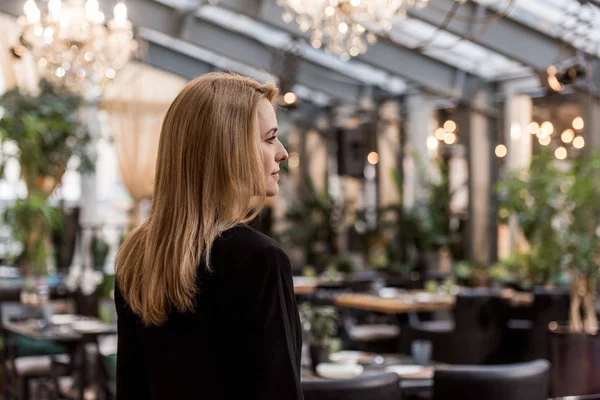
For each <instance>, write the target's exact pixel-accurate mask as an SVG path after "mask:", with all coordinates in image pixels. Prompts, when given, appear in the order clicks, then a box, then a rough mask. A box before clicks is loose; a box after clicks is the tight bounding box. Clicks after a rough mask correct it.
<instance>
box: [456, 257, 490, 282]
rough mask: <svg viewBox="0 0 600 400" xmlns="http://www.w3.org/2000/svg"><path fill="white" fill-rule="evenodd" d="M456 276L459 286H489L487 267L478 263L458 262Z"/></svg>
mask: <svg viewBox="0 0 600 400" xmlns="http://www.w3.org/2000/svg"><path fill="white" fill-rule="evenodd" d="M454 276H455V277H456V281H457V282H458V283H459V284H461V285H464V286H469V287H481V286H487V284H488V281H489V275H488V268H487V266H486V265H484V264H481V263H477V262H469V261H458V262H456V263H455V264H454Z"/></svg>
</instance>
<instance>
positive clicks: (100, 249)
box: [91, 233, 110, 272]
mask: <svg viewBox="0 0 600 400" xmlns="http://www.w3.org/2000/svg"><path fill="white" fill-rule="evenodd" d="M91 249H92V259H93V261H94V269H95V270H96V271H102V272H103V271H104V264H105V263H106V257H108V253H109V252H110V245H109V244H108V243H107V242H106V241H105V240H104V239H103V238H102V236H101V235H99V234H97V233H96V234H94V236H93V237H92V240H91Z"/></svg>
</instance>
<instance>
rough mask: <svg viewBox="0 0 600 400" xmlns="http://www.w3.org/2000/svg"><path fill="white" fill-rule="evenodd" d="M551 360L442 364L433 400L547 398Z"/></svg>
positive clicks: (434, 386)
mask: <svg viewBox="0 0 600 400" xmlns="http://www.w3.org/2000/svg"><path fill="white" fill-rule="evenodd" d="M549 380H550V363H549V362H548V361H546V360H536V361H531V362H528V363H523V364H509V365H497V366H496V365H495V366H474V365H456V366H447V367H438V368H436V370H435V373H434V377H433V400H456V399H470V400H545V399H546V398H547V396H548V391H549Z"/></svg>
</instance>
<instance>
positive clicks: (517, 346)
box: [505, 289, 571, 362]
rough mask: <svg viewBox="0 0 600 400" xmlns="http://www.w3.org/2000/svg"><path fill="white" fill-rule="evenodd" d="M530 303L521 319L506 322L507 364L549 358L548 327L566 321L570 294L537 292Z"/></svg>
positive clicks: (552, 291) (542, 290)
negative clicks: (550, 324) (553, 322)
mask: <svg viewBox="0 0 600 400" xmlns="http://www.w3.org/2000/svg"><path fill="white" fill-rule="evenodd" d="M533 295H534V298H533V304H532V305H531V307H529V308H528V309H527V310H526V313H525V316H524V317H525V318H524V319H509V320H508V321H507V323H506V326H507V331H506V346H505V348H506V350H507V354H509V355H510V357H511V358H510V359H508V360H507V361H509V362H524V361H531V360H536V359H538V358H544V359H548V338H547V336H548V334H547V333H548V324H549V323H550V322H552V321H558V322H562V321H567V320H568V319H569V307H570V304H571V299H570V294H569V293H568V292H566V291H563V290H548V289H536V290H534V292H533Z"/></svg>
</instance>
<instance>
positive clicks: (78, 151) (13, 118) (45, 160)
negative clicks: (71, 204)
mask: <svg viewBox="0 0 600 400" xmlns="http://www.w3.org/2000/svg"><path fill="white" fill-rule="evenodd" d="M81 104H82V99H81V97H80V96H78V95H75V94H73V93H70V92H66V91H64V90H63V89H61V88H57V87H54V86H52V85H51V84H50V83H49V82H47V81H41V82H40V84H39V92H38V93H35V94H34V93H27V92H24V91H22V90H20V89H18V88H16V89H12V90H9V91H7V92H6V93H4V94H3V95H2V96H0V110H1V113H2V118H0V142H2V143H3V144H4V145H3V146H0V177H5V170H6V165H7V163H8V162H9V160H11V159H16V160H17V161H18V163H19V165H20V168H21V178H22V180H23V181H24V182H25V186H26V188H27V194H26V196H25V197H23V198H19V199H17V200H16V201H15V203H14V204H12V205H10V206H9V207H8V209H7V210H5V213H4V219H5V222H7V223H8V224H9V226H10V227H11V229H12V235H13V238H14V239H15V240H16V241H18V242H20V243H21V244H22V245H23V250H22V252H21V254H20V256H19V257H18V264H19V265H20V267H21V269H22V271H23V273H24V274H25V275H28V274H32V273H35V274H44V273H45V271H46V263H47V259H48V257H49V256H50V255H51V253H52V245H51V240H50V236H51V233H52V230H53V229H56V227H57V224H58V223H59V221H60V211H59V210H58V209H57V208H54V207H52V206H51V205H50V202H49V201H48V197H49V196H50V195H51V194H52V193H53V192H54V189H55V188H56V187H57V186H58V185H59V184H60V182H61V180H62V177H63V174H64V173H65V171H66V170H67V163H68V162H69V160H71V159H72V157H74V156H75V157H77V159H78V162H79V170H80V171H81V172H87V171H91V170H92V169H93V167H92V162H91V159H90V157H89V156H88V152H87V148H86V147H87V146H88V144H89V142H90V137H89V134H88V132H87V131H86V129H85V128H84V126H83V124H81V123H80V121H79V118H78V111H79V108H80V106H81ZM8 143H10V144H11V145H7V144H8Z"/></svg>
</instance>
